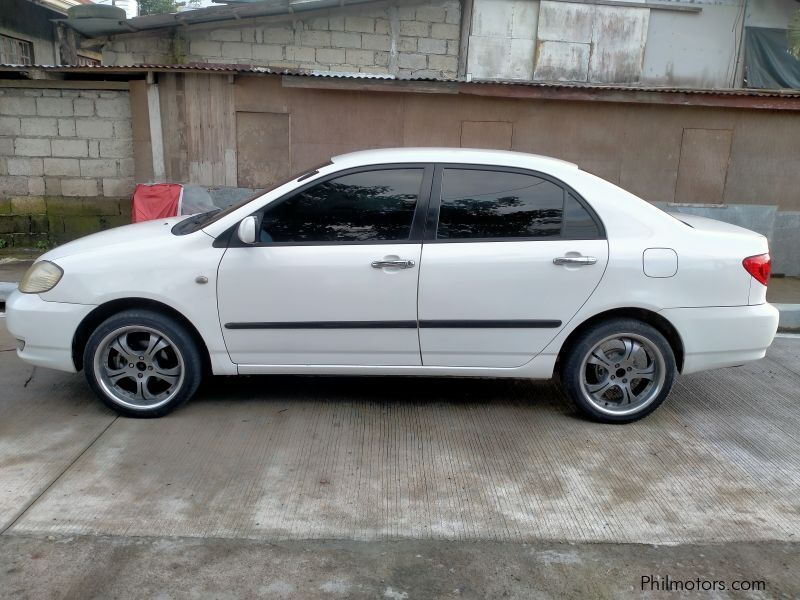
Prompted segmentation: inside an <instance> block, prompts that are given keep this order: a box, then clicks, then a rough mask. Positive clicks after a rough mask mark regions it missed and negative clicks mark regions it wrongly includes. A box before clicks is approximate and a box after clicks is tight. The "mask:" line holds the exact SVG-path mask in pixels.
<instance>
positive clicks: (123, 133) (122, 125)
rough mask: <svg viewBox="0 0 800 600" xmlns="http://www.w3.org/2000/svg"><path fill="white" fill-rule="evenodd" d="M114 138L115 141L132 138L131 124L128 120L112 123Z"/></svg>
mask: <svg viewBox="0 0 800 600" xmlns="http://www.w3.org/2000/svg"><path fill="white" fill-rule="evenodd" d="M114 137H115V138H117V139H128V138H131V137H133V130H132V129H131V122H130V121H129V120H128V119H124V120H122V121H114Z"/></svg>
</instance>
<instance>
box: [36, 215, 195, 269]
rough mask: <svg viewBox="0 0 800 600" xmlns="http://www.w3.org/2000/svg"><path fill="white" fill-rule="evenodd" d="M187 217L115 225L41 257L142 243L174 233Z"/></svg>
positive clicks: (56, 256)
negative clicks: (173, 228)
mask: <svg viewBox="0 0 800 600" xmlns="http://www.w3.org/2000/svg"><path fill="white" fill-rule="evenodd" d="M185 218H186V217H185V216H181V217H170V218H167V219H155V220H153V221H145V222H142V223H134V224H132V225H123V226H122V227H114V228H113V229H108V230H106V231H100V232H98V233H93V234H91V235H87V236H86V237H82V238H79V239H77V240H75V241H72V242H68V243H66V244H64V245H62V246H58V247H57V248H53V249H52V250H50V251H49V252H47V253H46V254H44V255H43V256H42V257H41V258H42V259H43V260H58V259H59V258H64V257H66V256H73V255H75V254H83V253H87V252H103V251H106V250H108V249H109V248H110V247H111V246H119V245H122V244H133V243H142V242H146V241H147V240H148V239H152V238H155V237H163V236H165V235H173V234H172V232H171V230H172V227H173V226H174V225H175V223H177V222H178V221H182V220H183V219H185Z"/></svg>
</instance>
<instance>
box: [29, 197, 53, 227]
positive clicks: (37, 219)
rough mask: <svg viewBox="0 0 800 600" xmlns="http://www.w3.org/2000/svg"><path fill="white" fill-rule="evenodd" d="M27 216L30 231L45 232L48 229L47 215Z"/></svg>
mask: <svg viewBox="0 0 800 600" xmlns="http://www.w3.org/2000/svg"><path fill="white" fill-rule="evenodd" d="M40 200H42V198H40ZM29 218H30V228H31V233H47V232H48V231H50V222H49V220H48V218H47V215H31V216H30V217H29Z"/></svg>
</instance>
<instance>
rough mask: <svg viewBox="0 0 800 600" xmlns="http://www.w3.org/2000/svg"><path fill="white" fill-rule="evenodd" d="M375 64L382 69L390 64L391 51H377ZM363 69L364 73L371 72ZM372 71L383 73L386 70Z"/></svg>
mask: <svg viewBox="0 0 800 600" xmlns="http://www.w3.org/2000/svg"><path fill="white" fill-rule="evenodd" d="M374 66H375V67H379V68H381V69H383V67H387V66H389V53H388V52H376V53H375V65H374ZM361 71H362V72H364V73H369V72H370V71H365V70H364V69H361ZM372 72H375V73H383V72H384V70H379V71H372Z"/></svg>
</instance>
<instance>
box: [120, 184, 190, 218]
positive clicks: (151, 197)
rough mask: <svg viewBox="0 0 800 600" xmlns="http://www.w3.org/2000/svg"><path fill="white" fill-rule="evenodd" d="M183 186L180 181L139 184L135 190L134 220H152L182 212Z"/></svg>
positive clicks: (133, 202)
mask: <svg viewBox="0 0 800 600" xmlns="http://www.w3.org/2000/svg"><path fill="white" fill-rule="evenodd" d="M182 196H183V186H182V185H181V184H179V183H156V184H153V185H145V184H141V183H140V184H139V185H137V186H136V190H135V191H134V192H133V201H132V211H131V212H132V213H133V222H134V223H139V222H140V221H152V220H153V219H163V218H164V217H174V216H177V215H179V214H180V210H181V197H182Z"/></svg>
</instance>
